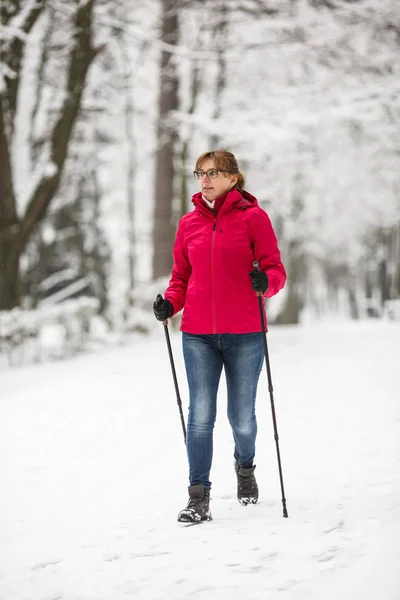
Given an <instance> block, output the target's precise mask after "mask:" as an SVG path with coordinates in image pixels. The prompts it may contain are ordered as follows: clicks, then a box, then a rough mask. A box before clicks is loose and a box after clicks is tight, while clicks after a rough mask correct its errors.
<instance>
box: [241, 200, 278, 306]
mask: <svg viewBox="0 0 400 600" xmlns="http://www.w3.org/2000/svg"><path fill="white" fill-rule="evenodd" d="M251 213H252V214H250V237H251V241H252V245H253V254H254V260H257V261H258V263H259V266H260V269H261V271H265V273H266V274H267V275H268V290H267V291H266V292H265V294H264V296H265V297H266V298H270V297H271V296H274V295H275V294H277V293H278V292H279V290H280V289H282V288H283V286H284V285H285V281H286V271H285V267H284V266H283V264H282V261H281V253H280V251H279V248H278V241H277V239H276V235H275V232H274V230H273V227H272V224H271V221H270V218H269V216H268V215H267V213H266V212H265V211H264V210H263V209H262V208H259V209H258V210H257V209H254V210H252V211H251Z"/></svg>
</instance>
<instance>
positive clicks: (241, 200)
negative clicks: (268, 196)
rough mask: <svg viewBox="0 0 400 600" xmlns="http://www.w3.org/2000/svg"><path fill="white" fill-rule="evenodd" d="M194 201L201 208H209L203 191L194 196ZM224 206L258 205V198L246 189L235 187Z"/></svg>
mask: <svg viewBox="0 0 400 600" xmlns="http://www.w3.org/2000/svg"><path fill="white" fill-rule="evenodd" d="M192 202H193V204H194V205H195V206H196V208H199V209H200V210H203V209H204V208H207V207H206V206H205V203H204V201H203V197H202V193H201V192H197V193H196V194H194V195H193V196H192ZM224 206H225V207H226V208H228V207H229V206H230V207H232V208H252V207H256V206H258V200H257V198H256V197H255V196H253V195H252V194H249V192H246V190H242V191H239V190H237V189H233V190H232V191H230V192H229V194H228V195H227V197H226V200H225V202H224Z"/></svg>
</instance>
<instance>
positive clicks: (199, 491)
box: [178, 484, 212, 523]
mask: <svg viewBox="0 0 400 600" xmlns="http://www.w3.org/2000/svg"><path fill="white" fill-rule="evenodd" d="M188 490H189V502H188V505H187V507H186V508H184V509H183V510H181V512H180V513H179V514H178V521H179V522H180V523H199V522H200V521H211V519H212V516H211V511H210V490H207V489H206V488H205V487H204V485H202V484H199V485H189V487H188Z"/></svg>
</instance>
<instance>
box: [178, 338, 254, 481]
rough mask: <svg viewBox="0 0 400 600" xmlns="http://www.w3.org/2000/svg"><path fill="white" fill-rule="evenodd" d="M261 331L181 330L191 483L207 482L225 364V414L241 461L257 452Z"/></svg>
mask: <svg viewBox="0 0 400 600" xmlns="http://www.w3.org/2000/svg"><path fill="white" fill-rule="evenodd" d="M262 336H263V334H262V332H255V333H241V334H231V333H225V334H210V335H195V334H191V333H185V332H183V336H182V345H183V355H184V359H185V366H186V374H187V379H188V384H189V394H190V401H189V418H188V426H187V437H186V449H187V454H188V459H189V481H190V485H197V484H199V483H202V484H203V485H204V486H205V487H206V488H208V489H209V488H210V487H211V481H210V470H211V463H212V455H213V430H214V423H215V419H216V416H217V392H218V386H219V381H220V377H221V373H222V367H224V369H225V376H226V384H227V391H228V419H229V423H230V425H231V427H232V433H233V439H234V444H235V451H234V457H235V460H236V461H237V462H238V463H239V465H240V466H247V465H250V464H251V463H252V461H253V459H254V455H255V443H256V436H257V420H256V414H255V403H256V394H257V384H258V379H259V376H260V372H261V369H262V365H263V360H264V346H263V337H262Z"/></svg>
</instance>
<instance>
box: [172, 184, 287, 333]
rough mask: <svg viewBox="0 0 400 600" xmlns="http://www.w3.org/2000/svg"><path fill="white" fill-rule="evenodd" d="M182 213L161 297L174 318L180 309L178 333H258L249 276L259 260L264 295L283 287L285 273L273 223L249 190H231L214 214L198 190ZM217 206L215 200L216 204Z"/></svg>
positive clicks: (256, 306) (255, 308) (255, 306)
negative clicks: (169, 304) (189, 208)
mask: <svg viewBox="0 0 400 600" xmlns="http://www.w3.org/2000/svg"><path fill="white" fill-rule="evenodd" d="M192 202H193V203H194V205H195V209H194V210H193V211H192V212H190V213H187V214H186V215H184V216H183V217H182V218H181V220H180V222H179V226H178V231H177V234H176V240H175V245H174V265H173V268H172V275H171V279H170V281H169V285H168V288H167V290H166V292H165V298H168V300H170V301H171V302H172V304H173V306H174V314H175V313H177V312H179V311H180V310H181V309H182V308H183V307H185V309H184V311H183V317H182V324H181V331H186V332H188V333H197V334H210V333H251V332H255V331H261V320H260V309H259V304H258V298H257V295H256V292H255V291H254V290H253V288H252V286H251V279H250V277H249V272H250V271H252V270H253V262H254V261H255V260H257V261H258V262H259V265H260V269H261V270H263V271H265V272H266V273H267V275H268V282H269V287H268V290H267V292H266V293H265V294H264V296H266V297H270V296H273V295H274V294H276V293H277V292H279V290H280V289H281V288H282V287H283V286H284V284H285V281H286V273H285V268H284V266H283V264H282V263H281V258H280V252H279V249H278V244H277V240H276V236H275V233H274V230H273V229H272V225H271V221H270V220H269V217H268V215H267V213H266V212H265V211H264V210H263V209H262V208H260V207H259V205H258V202H257V199H256V198H255V197H254V196H252V195H251V194H249V193H248V192H245V191H242V192H239V191H238V190H236V189H234V190H232V191H231V192H229V193H228V195H227V197H226V199H225V201H224V202H223V204H222V206H221V207H220V209H219V211H218V213H217V214H216V215H215V214H214V213H213V212H212V211H211V210H210V209H209V208H208V206H207V205H206V204H205V202H204V201H203V199H202V197H201V192H198V193H197V194H195V195H194V196H193V198H192ZM216 202H217V201H216Z"/></svg>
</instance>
